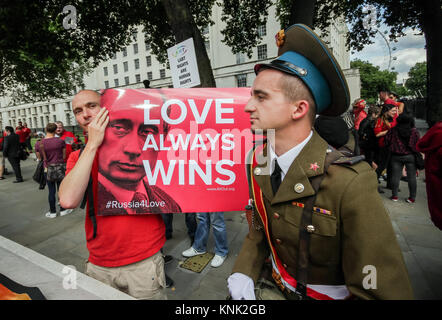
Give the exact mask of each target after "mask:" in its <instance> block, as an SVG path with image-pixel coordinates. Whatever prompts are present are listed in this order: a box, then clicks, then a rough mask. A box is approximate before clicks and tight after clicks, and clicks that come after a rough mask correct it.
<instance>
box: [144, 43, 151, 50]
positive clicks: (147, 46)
mask: <svg viewBox="0 0 442 320" xmlns="http://www.w3.org/2000/svg"><path fill="white" fill-rule="evenodd" d="M145 45H146V51H149V50H150V43H147V42H145Z"/></svg>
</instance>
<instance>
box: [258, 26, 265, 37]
mask: <svg viewBox="0 0 442 320" xmlns="http://www.w3.org/2000/svg"><path fill="white" fill-rule="evenodd" d="M266 35H267V30H266V25H265V24H263V25H260V26H258V36H259V37H261V38H262V37H264V36H266Z"/></svg>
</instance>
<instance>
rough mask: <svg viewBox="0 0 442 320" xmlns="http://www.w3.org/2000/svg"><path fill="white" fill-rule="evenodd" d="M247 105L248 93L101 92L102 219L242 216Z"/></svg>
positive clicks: (244, 90) (246, 90) (249, 139)
mask: <svg viewBox="0 0 442 320" xmlns="http://www.w3.org/2000/svg"><path fill="white" fill-rule="evenodd" d="M249 97H250V89H249V88H228V89H226V88H224V89H216V88H203V89H201V88H198V89H125V90H124V89H108V90H105V91H104V93H103V95H102V98H101V99H102V101H101V102H102V106H104V107H106V108H107V109H108V110H109V119H110V120H109V125H108V128H107V129H106V133H105V137H104V141H103V144H102V145H101V147H100V150H99V161H98V167H99V170H98V210H97V211H98V212H99V214H100V215H126V214H149V213H178V212H215V211H237V210H243V209H244V207H245V205H247V200H248V187H247V177H246V171H245V158H246V155H247V153H248V151H249V150H250V149H251V148H252V145H253V134H252V133H251V131H250V122H249V116H248V115H247V114H246V113H245V112H244V106H245V104H246V103H247V100H248V99H249Z"/></svg>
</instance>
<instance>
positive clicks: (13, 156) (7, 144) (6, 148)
mask: <svg viewBox="0 0 442 320" xmlns="http://www.w3.org/2000/svg"><path fill="white" fill-rule="evenodd" d="M5 129H6V130H5V131H6V137H5V140H4V141H3V156H4V157H6V158H8V161H9V163H10V164H11V166H12V169H13V170H14V173H15V181H13V183H20V182H23V177H22V175H21V167H20V157H19V154H20V149H21V146H20V138H19V136H18V134H16V133H15V132H14V128H13V127H10V126H7V127H5Z"/></svg>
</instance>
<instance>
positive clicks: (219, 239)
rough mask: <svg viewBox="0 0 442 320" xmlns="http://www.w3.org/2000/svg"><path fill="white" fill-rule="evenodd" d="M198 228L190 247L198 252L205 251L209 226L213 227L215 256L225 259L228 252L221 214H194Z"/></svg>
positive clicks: (224, 226) (222, 215)
mask: <svg viewBox="0 0 442 320" xmlns="http://www.w3.org/2000/svg"><path fill="white" fill-rule="evenodd" d="M196 218H197V219H198V227H197V228H196V233H195V242H194V243H193V245H192V247H193V248H194V249H195V250H196V251H199V252H203V251H206V247H207V240H208V239H209V233H210V224H212V226H213V235H214V237H215V254H217V255H219V256H221V257H225V256H226V255H227V253H228V252H229V248H228V247H227V231H226V224H225V222H224V213H223V212H199V213H197V214H196Z"/></svg>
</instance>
